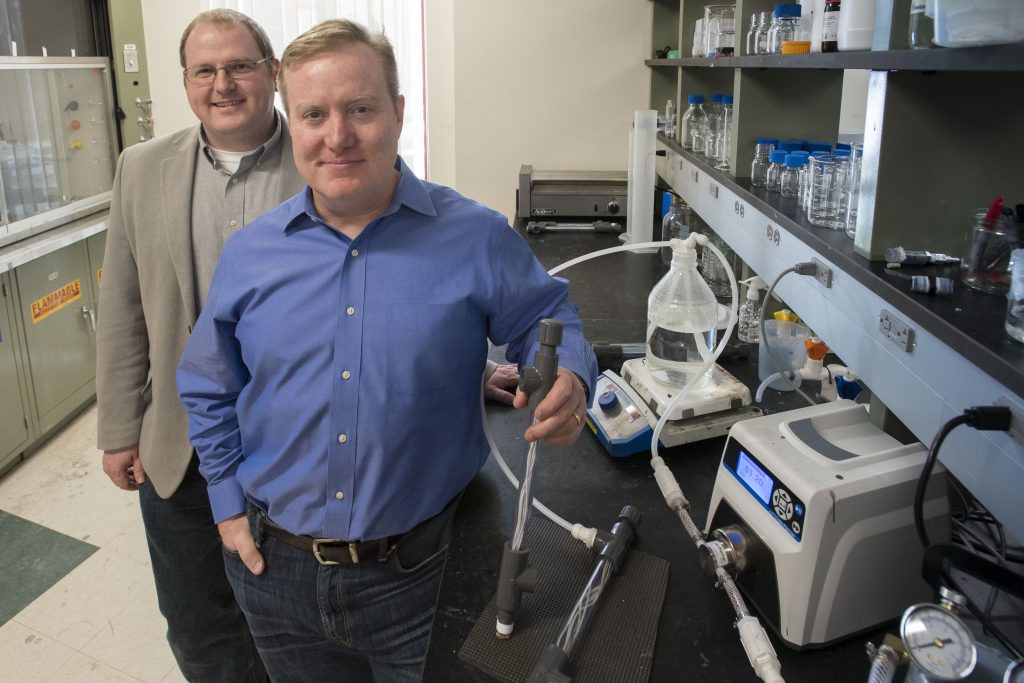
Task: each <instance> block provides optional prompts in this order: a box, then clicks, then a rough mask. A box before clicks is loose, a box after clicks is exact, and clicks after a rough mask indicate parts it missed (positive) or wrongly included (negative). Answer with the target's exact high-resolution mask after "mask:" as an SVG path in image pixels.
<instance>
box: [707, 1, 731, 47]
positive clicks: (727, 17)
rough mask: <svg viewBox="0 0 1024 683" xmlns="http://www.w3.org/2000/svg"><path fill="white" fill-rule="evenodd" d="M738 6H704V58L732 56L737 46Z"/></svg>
mask: <svg viewBox="0 0 1024 683" xmlns="http://www.w3.org/2000/svg"><path fill="white" fill-rule="evenodd" d="M735 17H736V5H705V6H704V56H705V57H719V56H723V55H731V54H733V52H735V45H736V42H735V40H736V19H735Z"/></svg>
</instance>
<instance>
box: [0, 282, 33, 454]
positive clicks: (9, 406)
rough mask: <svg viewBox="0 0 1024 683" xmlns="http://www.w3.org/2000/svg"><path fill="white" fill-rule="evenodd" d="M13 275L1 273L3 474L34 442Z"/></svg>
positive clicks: (0, 433)
mask: <svg viewBox="0 0 1024 683" xmlns="http://www.w3.org/2000/svg"><path fill="white" fill-rule="evenodd" d="M10 275H11V274H10V273H0V387H3V390H2V391H0V472H3V471H4V470H5V469H6V468H7V466H8V464H10V463H11V462H13V461H14V460H15V459H16V458H17V457H18V455H19V454H20V453H21V452H22V451H24V450H25V448H26V447H28V445H29V444H30V443H31V441H32V429H31V426H30V421H29V409H28V386H27V384H26V378H25V372H24V363H23V362H22V358H23V353H24V340H23V338H22V336H21V333H20V330H19V328H18V327H17V326H16V325H15V323H14V321H15V315H16V313H17V308H16V304H15V301H14V290H13V287H12V285H11V277H10Z"/></svg>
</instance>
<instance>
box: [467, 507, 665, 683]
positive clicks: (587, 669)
mask: <svg viewBox="0 0 1024 683" xmlns="http://www.w3.org/2000/svg"><path fill="white" fill-rule="evenodd" d="M528 532H529V533H528V534H527V543H526V547H527V548H528V549H529V551H530V563H531V564H533V565H534V566H535V567H536V568H537V590H536V591H535V592H534V593H526V594H524V595H523V602H522V606H521V607H520V609H519V613H518V614H517V615H516V624H515V631H514V632H513V633H512V637H511V638H509V639H508V640H499V639H498V638H497V637H496V636H495V635H494V625H495V619H496V616H497V613H496V608H495V605H494V600H491V602H490V604H489V605H488V606H487V608H486V609H485V610H484V613H483V614H482V615H481V616H480V618H479V619H478V620H477V622H476V624H475V625H474V626H473V630H472V631H470V633H469V637H468V638H466V642H465V643H463V644H462V649H461V650H460V651H459V658H460V659H462V660H463V661H465V662H468V663H469V664H472V665H473V666H476V667H477V668H479V669H482V670H483V671H485V672H487V673H488V674H490V675H491V676H494V677H495V678H497V679H498V680H501V681H506V682H507V683H521V682H522V681H525V680H526V679H527V677H528V676H529V675H530V672H531V671H532V670H533V666H534V663H535V662H536V661H537V659H538V657H540V654H541V652H543V651H544V649H545V648H546V647H547V646H548V644H549V643H552V642H554V640H555V638H556V637H557V636H558V633H559V632H560V631H561V629H562V626H563V625H564V624H565V620H566V618H567V617H568V616H569V612H571V611H572V607H573V605H574V604H575V603H576V600H577V599H578V598H579V594H580V591H582V590H583V587H584V586H585V585H586V583H587V580H588V579H589V578H590V575H591V573H592V572H593V570H594V556H593V555H592V554H591V552H590V550H589V549H587V548H586V547H584V546H583V544H581V543H579V542H578V541H575V540H573V539H572V537H570V536H569V534H567V533H566V532H565V530H563V529H561V528H560V527H558V526H557V525H555V524H554V523H552V522H549V521H548V520H547V519H544V518H543V517H540V516H539V515H535V516H534V517H533V518H532V519H531V520H530V524H529V528H528ZM639 533H641V534H642V533H643V526H642V525H641V527H640V530H639ZM668 568H669V564H668V562H666V561H665V560H662V559H661V558H658V557H654V556H652V555H647V554H646V553H642V552H638V551H636V550H630V552H629V554H628V555H627V556H626V561H625V562H624V563H623V565H622V570H621V571H620V572H619V573H618V574H617V575H616V576H614V577H613V578H612V580H611V582H610V583H609V586H608V588H607V589H606V591H605V594H604V595H602V597H601V602H600V604H599V605H598V608H597V613H596V614H595V616H594V618H593V620H592V621H591V622H590V626H589V629H588V630H587V632H586V633H584V634H583V637H582V640H581V641H580V643H579V644H578V645H577V646H576V649H575V651H574V652H573V657H572V660H571V663H570V666H571V670H570V671H567V672H566V673H567V674H569V675H570V676H571V677H572V678H573V680H574V681H577V682H578V683H634V682H635V683H644V682H645V681H647V678H648V676H649V675H650V672H651V662H652V661H653V659H654V641H655V636H656V635H657V630H658V619H659V618H660V616H661V606H662V603H663V602H664V600H665V588H666V586H667V585H668Z"/></svg>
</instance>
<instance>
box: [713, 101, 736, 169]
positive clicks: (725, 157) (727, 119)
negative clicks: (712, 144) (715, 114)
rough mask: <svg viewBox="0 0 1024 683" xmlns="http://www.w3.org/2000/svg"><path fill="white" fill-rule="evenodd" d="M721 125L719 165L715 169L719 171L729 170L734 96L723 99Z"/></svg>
mask: <svg viewBox="0 0 1024 683" xmlns="http://www.w3.org/2000/svg"><path fill="white" fill-rule="evenodd" d="M719 116H720V118H721V125H720V126H719V133H718V136H719V137H718V163H717V164H715V168H717V169H718V170H719V171H728V170H729V148H730V147H732V95H725V96H724V97H722V113H721V114H720V115H719Z"/></svg>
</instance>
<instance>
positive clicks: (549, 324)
mask: <svg viewBox="0 0 1024 683" xmlns="http://www.w3.org/2000/svg"><path fill="white" fill-rule="evenodd" d="M537 338H538V341H540V349H538V350H537V355H536V356H534V358H533V366H532V367H524V368H523V369H522V373H521V374H520V377H519V388H520V389H522V390H523V392H524V393H526V394H528V395H529V396H530V402H529V406H530V409H531V410H533V409H534V408H536V407H537V404H538V403H540V402H541V401H543V400H544V397H545V396H547V395H548V391H550V390H551V387H552V385H554V383H555V379H556V378H557V377H558V345H559V344H561V343H562V323H561V322H560V321H558V320H555V319H553V318H545V319H544V320H541V321H540V323H539V325H538V330H537Z"/></svg>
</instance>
